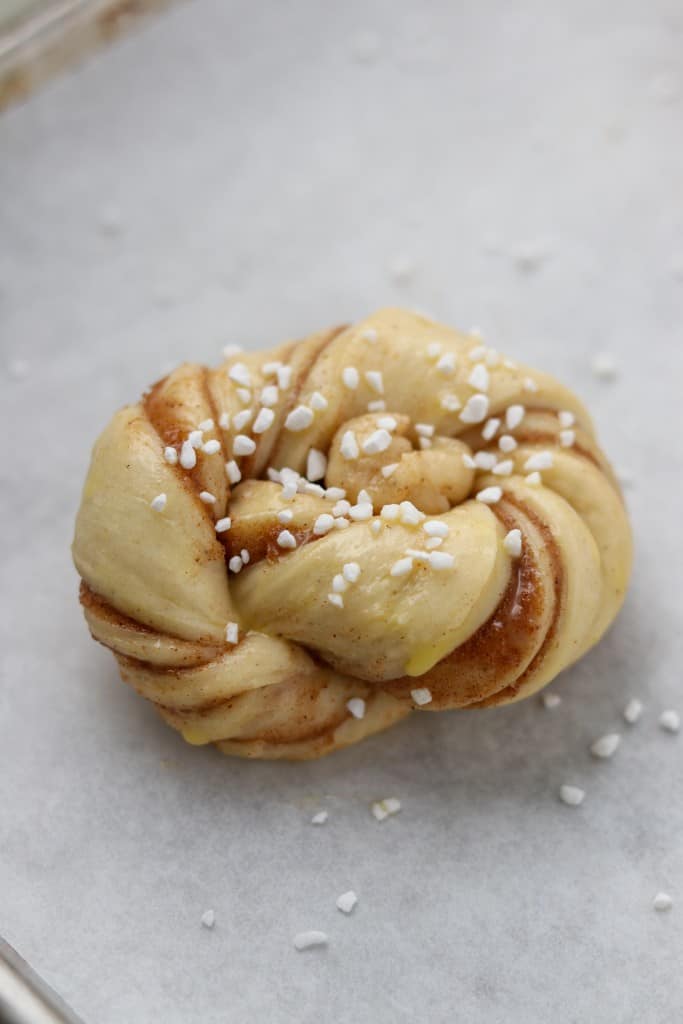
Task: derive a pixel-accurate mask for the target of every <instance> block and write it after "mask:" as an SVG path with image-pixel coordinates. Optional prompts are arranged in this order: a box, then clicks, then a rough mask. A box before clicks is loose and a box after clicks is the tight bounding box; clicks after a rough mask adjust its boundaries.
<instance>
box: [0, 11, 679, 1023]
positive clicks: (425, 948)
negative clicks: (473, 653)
mask: <svg viewBox="0 0 683 1024" xmlns="http://www.w3.org/2000/svg"><path fill="white" fill-rule="evenodd" d="M682 54H683V13H682V11H681V6H680V4H679V3H678V2H676V0H625V2H624V0H622V2H616V0H605V2H603V3H599V4H596V3H594V2H590V3H589V2H588V0H579V2H569V0H565V2H562V3H555V4H548V3H546V2H544V0H522V2H520V3H517V4H506V3H503V2H502V0H501V2H499V3H494V2H490V0H488V2H478V3H458V4H453V3H438V2H436V0H431V2H428V3H420V4H417V3H410V2H409V0H393V2H392V3H389V2H386V3H384V2H381V0H371V2H361V0H350V2H347V3H345V4H334V5H333V4H316V3H313V2H294V0H291V2H287V3H277V2H268V3H260V4H251V3H248V2H246V0H239V2H234V3H231V4H225V3H222V2H220V0H213V2H211V0H197V2H195V3H188V4H187V5H184V6H181V7H179V8H178V9H176V10H174V11H172V12H171V13H169V14H168V15H167V16H165V17H164V18H162V19H160V20H158V21H156V22H155V23H153V24H151V25H149V26H148V27H147V28H146V29H145V30H144V31H143V32H141V34H139V35H136V36H134V37H131V38H129V39H127V40H125V41H124V42H123V43H122V44H120V45H118V46H117V47H115V48H114V49H112V50H110V51H108V52H106V53H104V54H100V55H98V56H97V57H96V58H94V59H93V60H92V61H90V62H88V63H87V64H86V65H85V66H84V67H83V68H82V69H80V70H79V71H77V72H76V73H74V74H72V75H70V76H68V77H66V78H63V79H61V80H60V81H58V82H55V83H54V84H52V85H51V86H50V87H49V88H48V89H46V91H45V92H43V93H42V94H40V95H37V96H35V97H33V98H32V99H31V100H30V101H29V102H28V103H26V104H25V105H23V106H20V107H17V108H16V109H14V110H11V111H10V112H8V113H6V114H5V115H4V116H3V117H2V119H0V318H1V319H0V323H1V331H0V338H1V345H2V365H1V366H0V389H1V390H0V403H1V405H0V407H1V409H2V418H3V424H4V426H3V433H2V455H1V457H0V475H1V479H2V494H3V512H2V524H1V535H2V545H3V552H4V553H3V565H2V599H3V612H2V616H1V618H0V628H1V630H2V642H1V645H0V653H1V656H2V671H3V683H2V691H1V693H0V808H1V811H0V930H1V931H2V933H3V934H4V935H5V936H6V938H7V939H8V940H9V941H10V942H12V943H13V944H14V945H15V946H16V947H17V948H18V949H19V951H20V952H21V953H22V954H23V955H24V956H26V957H27V958H28V959H29V961H30V962H31V963H32V964H33V966H34V967H35V968H36V969H37V970H38V971H39V972H41V973H42V974H43V975H44V976H45V978H46V979H47V980H48V981H49V982H51V983H52V984H53V985H55V987H56V988H57V989H58V990H59V991H60V992H61V993H62V995H63V996H64V997H65V998H66V999H67V1000H68V1001H69V1002H71V1003H72V1004H73V1006H74V1008H75V1009H76V1010H78V1011H79V1012H80V1013H81V1014H82V1015H83V1017H84V1018H85V1020H86V1021H88V1022H89V1024H122V1022H126V1024H138V1022H141V1024H146V1022H164V1024H193V1022H202V1024H213V1022H221V1024H225V1022H229V1024H232V1022H243V1021H249V1022H254V1021H258V1022H269V1024H270V1022H273V1024H285V1022H287V1024H289V1022H299V1024H309V1022H310V1024H313V1022H316V1024H317V1022H319V1021H325V1022H328V1021H329V1022H334V1024H359V1022H360V1024H365V1022H371V1024H393V1022H403V1021H410V1022H415V1021H417V1022H429V1024H433V1022H437V1024H439V1022H446V1021H448V1022H451V1021H458V1022H467V1024H470V1022H477V1024H478V1022H485V1024H510V1022H515V1024H516V1022H519V1024H547V1022H548V1021H550V1020H552V1021H555V1022H562V1024H564V1022H576V1024H579V1022H580V1024H584V1022H587V1021H590V1022H592V1024H602V1022H605V1024H615V1022H624V1024H626V1022H629V1024H630V1022H638V1024H669V1022H674V1021H677V1020H680V1019H681V1015H682V1014H683V982H682V980H681V978H682V974H681V960H682V957H683V840H682V829H683V805H682V803H681V796H680V794H681V786H682V784H683V766H682V750H683V748H682V746H681V744H682V743H683V735H679V736H673V735H670V734H666V733H664V732H663V731H662V730H661V729H660V728H658V725H657V719H658V715H659V713H660V712H661V711H662V710H663V709H664V708H667V707H673V708H678V709H679V710H680V711H683V694H682V685H681V662H682V657H683V650H682V641H681V635H682V633H683V629H682V623H681V610H682V599H681V570H682V568H683V565H682V561H683V560H682V557H681V550H682V547H683V543H682V533H681V484H680V480H681V471H682V470H683V456H682V451H681V444H680V429H681V422H682V421H681V384H682V383H683V375H682V372H681V371H682V369H683V367H682V363H683V357H682V352H683V348H682V344H681V343H682V340H683V335H682V333H681V332H682V324H683V279H682V275H683V130H682V128H683V116H682V115H683V66H682ZM386 303H401V304H406V305H411V306H417V307H420V308H424V309H427V310H429V311H432V312H433V313H434V314H435V315H436V316H437V317H439V318H441V319H443V320H445V321H447V322H453V323H456V324H459V325H461V326H463V327H466V328H467V327H469V326H471V325H472V324H478V325H479V326H480V327H481V329H482V331H483V333H484V336H485V338H486V340H487V341H488V342H489V343H490V344H492V345H495V346H496V347H498V348H500V349H501V350H502V351H504V352H505V353H508V354H510V355H511V356H513V357H516V358H519V359H523V360H525V361H527V362H529V363H531V364H532V365H533V364H535V365H538V366H540V367H542V368H544V369H547V370H550V371H551V372H553V373H555V374H557V375H558V376H559V377H561V378H563V379H564V380H565V381H566V382H567V383H568V384H569V385H570V386H572V387H574V388H576V389H577V391H578V392H579V393H580V394H581V395H582V396H583V397H584V398H585V400H586V401H587V402H588V404H589V407H590V408H591V409H592V411H593V412H594V414H595V418H596V420H597V423H598V425H599V429H600V433H601V437H602V440H603V442H604V444H605V447H606V449H607V451H608V452H609V453H610V454H611V455H612V456H613V459H614V462H615V464H616V466H617V468H618V469H619V470H620V471H621V472H622V473H623V474H624V475H625V476H628V477H630V479H631V481H632V483H631V486H630V487H629V488H628V490H627V500H628V504H629V508H630V510H631V513H632V517H633V525H634V530H635V536H636V544H637V562H636V568H635V574H634V578H633V584H632V589H631V592H630V596H629V598H628V602H627V605H626V608H625V610H624V612H623V614H622V615H621V617H620V619H619V621H618V623H617V625H616V627H615V628H614V629H613V630H612V631H611V632H610V633H609V635H608V636H607V637H606V639H605V640H604V642H603V643H602V644H601V645H600V646H599V648H598V649H597V650H595V651H594V652H593V653H591V654H590V656H588V657H587V658H586V659H585V660H584V661H583V662H582V663H581V664H580V665H579V666H578V667H577V668H575V669H573V670H572V671H570V672H567V673H566V674H565V675H564V676H563V677H562V678H561V679H560V680H559V681H558V682H557V683H556V684H555V685H554V686H553V691H554V692H556V693H557V694H559V695H560V696H561V698H562V703H561V705H560V706H559V707H558V708H556V709H555V710H554V711H548V710H546V709H544V707H543V706H542V705H541V704H540V702H539V701H537V700H532V701H529V702H526V703H524V704H521V705H519V706H514V707H509V708H503V709H500V710H495V711H487V712H483V713H450V714H440V715H429V714H416V715H414V716H413V717H412V718H411V719H410V720H409V722H408V723H407V724H405V725H403V726H401V727H398V728H396V729H394V730H392V731H391V732H390V733H388V734H386V735H383V736H379V737H377V738H375V739H373V740H371V741H369V742H366V743H364V744H362V745H361V746H359V747H357V748H355V749H352V750H349V751H347V752H345V753H342V754H338V755H335V756H333V757H331V758H329V759H327V760H323V761H321V762H319V763H311V764H302V765H287V764H259V763H243V762H240V761H238V760H231V759H227V758H224V757H221V756H219V755H218V754H217V753H215V752H213V751H212V750H208V749H192V748H189V747H186V746H184V745H183V743H182V741H181V740H180V739H179V737H178V736H177V735H176V734H174V733H172V732H171V731H170V730H168V729H167V728H166V727H165V726H164V725H163V724H162V723H161V722H160V721H159V720H158V719H157V717H156V716H155V714H154V712H153V710H152V708H151V707H150V706H149V705H147V704H145V703H144V702H143V701H142V700H141V699H139V698H137V697H136V696H135V695H134V694H133V693H132V692H129V691H128V689H127V688H126V687H125V686H124V685H123V684H122V683H121V682H120V681H119V680H118V678H117V674H116V671H115V668H114V664H113V659H112V658H111V657H110V656H109V654H108V653H107V652H106V651H105V650H103V649H101V648H99V647H97V646H96V645H95V644H93V643H92V642H91V640H90V639H89V637H88V635H87V631H86V628H85V624H84V622H83V621H82V618H81V614H80V611H79V608H78V604H77V579H76V574H75V572H74V570H73V569H72V567H71V563H70V556H69V544H70V540H71V534H72V526H73V518H74V514H75V510H76V507H77V502H78V496H79V492H80V488H81V484H82V480H83V476H84V473H85V468H86V465H87V460H88V455H89V449H90V446H91V444H92V442H93V440H94V438H95V436H96V434H97V432H98V431H99V430H100V429H101V428H102V427H103V425H104V424H105V422H106V420H107V419H108V417H109V415H110V414H111V412H112V411H113V410H114V409H115V408H116V407H118V406H119V405H121V404H123V403H124V402H126V401H129V400H135V399H136V398H137V396H138V395H139V393H140V392H141V390H142V389H143V388H144V387H145V386H146V385H147V384H149V383H150V382H152V381H153V380H154V379H156V378H157V377H158V376H159V375H160V374H161V373H162V372H164V371H165V370H166V369H168V368H169V367H170V366H171V365H173V364H174V363H176V362H178V361H180V360H181V359H183V358H190V359H196V360H200V361H216V362H217V361H219V359H220V350H221V348H222V346H223V345H224V344H226V343H228V342H235V341H236V342H240V343H243V344H245V345H246V346H247V347H256V346H260V345H263V346H268V345H272V344H275V343H277V342H279V341H281V340H283V339H286V338H289V337H297V336H299V335H301V334H303V333H305V332H308V331H310V330H313V329H316V328H318V327H322V326H324V325H326V324H329V323H335V322H342V321H344V320H346V319H351V318H356V317H358V316H361V315H364V314H365V313H366V312H368V311H370V310H371V309H373V308H375V307H378V306H380V305H383V304H386ZM597 352H605V353H608V354H611V355H612V356H613V358H614V361H615V365H616V368H617V371H618V372H617V376H616V378H615V379H614V380H611V381H605V380H601V379H599V378H597V377H596V376H595V375H594V374H593V372H592V370H591V361H592V359H593V358H594V356H595V354H596V353H597ZM632 696H635V697H640V698H641V699H642V700H643V702H644V703H645V705H646V709H645V712H644V715H643V718H642V719H641V721H640V722H639V723H638V724H637V725H636V726H634V727H632V728H629V727H628V726H627V725H626V724H625V723H624V722H623V720H622V719H621V711H622V708H623V706H624V705H625V703H626V701H627V699H628V698H630V697H632ZM613 729H617V730H619V731H621V732H622V733H623V741H622V745H621V748H620V749H619V750H618V751H617V753H616V755H615V757H614V758H613V760H611V761H609V762H606V763H597V762H595V761H594V760H592V759H591V757H590V755H589V753H588V746H589V744H590V743H591V741H593V740H594V739H595V738H596V737H597V736H599V735H601V734H602V733H604V732H607V731H610V730H613ZM564 782H571V783H574V784H577V785H580V786H582V787H584V788H585V789H586V792H587V795H586V799H585V802H584V804H583V805H582V806H581V807H579V808H569V807H566V806H564V805H563V804H561V803H560V802H559V800H558V798H557V791H558V787H559V786H560V785H561V784H562V783H564ZM385 796H397V797H398V798H399V799H400V800H401V801H402V804H403V810H402V811H401V813H400V814H399V815H397V816H395V817H393V818H391V819H389V820H387V821H385V822H383V823H381V824H379V823H377V822H375V821H374V819H373V818H372V816H371V814H370V810H369V805H370V802H371V801H372V800H374V799H377V798H380V797H385ZM323 807H324V808H327V809H328V810H329V820H328V822H327V824H325V825H324V826H322V827H318V828H316V827H314V826H312V825H310V823H309V819H310V817H311V815H312V814H313V813H314V812H315V811H317V810H319V809H321V808H323ZM350 888H352V889H354V890H355V891H356V892H357V894H358V897H359V902H358V905H357V907H356V909H355V910H354V911H353V913H352V915H350V916H349V917H345V916H344V915H343V914H341V913H340V912H339V911H338V910H337V909H336V907H335V899H336V897H337V896H338V895H339V894H340V893H342V892H344V891H345V890H347V889H350ZM660 890H664V891H666V892H669V893H670V894H671V896H672V897H673V899H674V906H673V908H672V910H670V911H669V912H668V913H657V912H655V911H654V910H653V909H652V900H653V897H654V896H655V894H656V893H657V892H658V891H660ZM208 908H213V909H214V910H215V913H216V925H215V928H214V929H213V931H208V930H207V929H205V928H202V927H201V925H200V916H201V914H202V913H203V912H204V911H205V910H206V909H208ZM308 928H316V929H318V928H319V929H322V930H324V931H326V932H327V933H328V935H329V946H328V947H327V949H318V950H310V951H308V952H305V953H298V952H296V951H295V949H294V948H293V945H292V938H293V935H294V934H295V933H296V932H299V931H302V930H304V929H308Z"/></svg>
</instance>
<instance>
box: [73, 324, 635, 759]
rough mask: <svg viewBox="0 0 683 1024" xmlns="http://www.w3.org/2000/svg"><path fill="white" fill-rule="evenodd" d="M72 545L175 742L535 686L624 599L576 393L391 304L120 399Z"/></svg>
mask: <svg viewBox="0 0 683 1024" xmlns="http://www.w3.org/2000/svg"><path fill="white" fill-rule="evenodd" d="M307 478H308V479H307ZM73 554H74V560H75V563H76V567H77V569H78V571H79V573H80V574H81V577H82V579H83V582H82V586H81V601H82V604H83V607H84V610H85V615H86V618H87V621H88V624H89V626H90V630H91V632H92V634H93V636H94V637H95V638H96V639H97V640H99V641H101V642H102V643H104V644H106V645H107V646H108V647H110V648H111V650H112V651H113V652H114V654H115V655H116V658H117V660H118V663H119V666H120V670H121V674H122V676H123V678H124V679H125V680H126V682H128V683H130V685H131V686H133V687H134V688H135V689H136V690H137V691H138V693H141V694H142V695H143V696H145V697H147V698H148V699H149V700H151V701H152V702H153V703H154V704H155V705H156V707H157V708H158V710H159V712H160V713H161V715H162V716H163V718H164V719H165V720H166V721H167V722H168V723H169V724H170V725H172V726H174V727H175V728H176V729H178V730H180V732H182V734H183V736H184V737H185V739H187V740H189V742H191V743H200V744H201V743H210V742H213V743H216V744H217V745H218V747H219V748H220V749H221V750H223V751H224V752H226V753H230V754H239V755H242V756H247V757H268V758H278V757H285V758H310V757H317V756H319V755H321V754H324V753H327V752H329V751H331V750H333V749H336V748H339V747H343V746H346V745H348V744H350V743H354V742H355V741H357V740H359V739H362V738H363V737H364V736H367V735H369V734H370V733H373V732H376V731H378V730H380V729H384V728H386V727H387V726H389V725H392V724H393V723H394V722H397V721H398V720H399V719H401V718H403V717H404V716H405V715H406V714H407V713H408V712H409V711H410V710H411V709H415V708H420V709H422V710H428V711H430V710H442V709H444V708H459V707H483V706H487V705H493V704H503V703H506V702H509V701H514V700H519V699H521V698H523V697H527V696H529V695H530V694H532V693H534V692H536V691H537V690H539V689H540V688H541V687H543V686H545V685H546V683H548V682H549V681H550V680H551V679H553V678H554V677H555V676H556V675H557V673H558V672H560V671H561V670H562V669H564V668H566V667H567V666H568V665H570V664H571V663H572V662H574V661H576V659H577V658H579V657H580V656H581V655H582V654H583V653H584V652H585V651H586V650H588V648H589V647H591V645H592V644H594V643H596V642H597V640H598V639H599V638H600V637H601V635H602V634H603V633H604V631H605V630H606V629H607V627H608V626H609V624H610V623H611V622H612V620H613V619H614V617H615V615H616V613H617V611H618V609H619V607H620V605H621V602H622V600H623V597H624V593H625V589H626V584H627V581H628V576H629V571H630V563H631V541H630V533H629V526H628V521H627V518H626V514H625V511H624V507H623V503H622V499H621V495H620V493H619V488H618V486H617V484H616V481H615V479H614V475H613V473H612V471H611V469H610V467H609V465H608V463H607V461H606V459H605V457H604V455H603V454H602V452H601V451H600V449H599V447H598V446H597V443H596V440H595V435H594V431H593V427H592V424H591V421H590V418H589V416H588V413H587V412H586V410H585V409H584V408H583V406H582V405H581V404H580V402H579V401H578V400H577V399H576V398H575V397H574V395H573V394H571V393H570V392H569V391H567V390H566V389H565V388H563V387H562V386H561V385H560V384H558V383H557V382H556V381H555V380H553V379H552V378H551V377H548V376H546V375H545V374H541V373H538V372H536V371H531V370H529V369H527V368H522V367H520V366H517V365H516V364H515V363H512V362H511V361H509V360H507V359H502V358H501V357H500V356H499V355H498V354H497V353H496V352H494V351H493V350H491V349H487V348H485V347H484V346H483V345H481V343H480V341H479V340H478V339H477V338H475V337H470V336H466V335H462V334H459V333H457V332H456V331H453V330H451V329H449V328H446V327H444V326H442V325H440V324H437V323H434V322H433V321H431V320H428V319H426V318H424V317H421V316H418V315H416V314H413V313H409V312H404V311H401V310H385V311H382V312H380V313H377V314H375V315H374V316H372V317H370V318H369V319H367V320H365V321H363V322H362V323H360V324H357V325H354V326H351V327H345V328H337V329H333V330H329V331H324V332H322V333H319V334H315V335H312V336H311V337H309V338H306V339H305V340H303V341H299V342H292V343H288V344H285V345H283V346H281V347H279V348H276V349H273V350H272V351H270V352H268V353H266V354H265V355H264V354H263V353H249V354H240V355H236V356H231V357H230V358H228V359H226V361H225V362H224V363H223V364H222V365H221V366H220V367H218V368H217V369H215V370H208V369H206V368H204V367H202V366H197V365H192V364H185V365H183V366H181V367H179V368H178V369H177V370H175V371H174V372H173V373H171V374H170V375H169V376H168V377H166V378H164V379H163V380H162V381H160V382H159V383H158V384H156V385H155V386H154V387H153V388H152V389H151V391H150V392H149V393H148V394H146V395H145V397H144V399H143V401H142V402H141V403H140V404H139V405H135V406H131V407H128V408H125V409H123V410H121V411H120V412H119V413H117V414H116V416H114V418H113V420H112V421H111V423H110V424H109V426H108V427H107V428H106V430H105V431H104V433H103V434H102V436H101V437H100V439H99V440H98V442H97V444H96V445H95V449H94V452H93V456H92V462H91V466H90V471H89V474H88V478H87V481H86V484H85V488H84V492H83V499H82V504H81V508H80V511H79V514H78V520H77V524H76V536H75V541H74V546H73Z"/></svg>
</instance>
